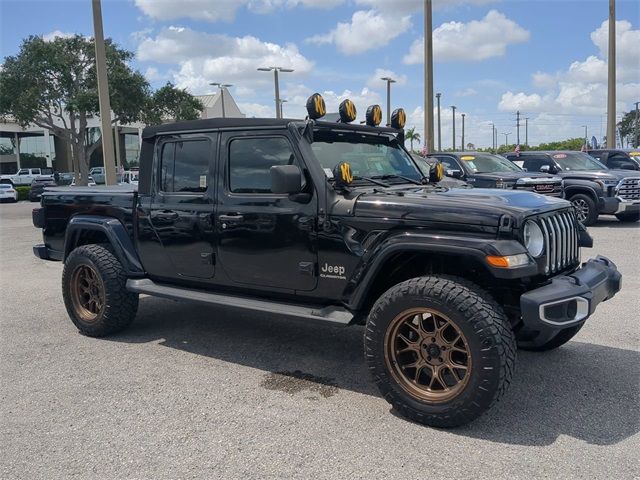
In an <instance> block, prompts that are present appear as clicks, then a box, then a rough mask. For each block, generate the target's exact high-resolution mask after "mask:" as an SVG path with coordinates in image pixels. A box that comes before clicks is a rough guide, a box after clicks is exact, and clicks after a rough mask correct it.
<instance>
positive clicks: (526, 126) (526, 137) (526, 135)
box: [524, 117, 529, 145]
mask: <svg viewBox="0 0 640 480" xmlns="http://www.w3.org/2000/svg"><path fill="white" fill-rule="evenodd" d="M524 144H525V145H529V117H525V119H524Z"/></svg>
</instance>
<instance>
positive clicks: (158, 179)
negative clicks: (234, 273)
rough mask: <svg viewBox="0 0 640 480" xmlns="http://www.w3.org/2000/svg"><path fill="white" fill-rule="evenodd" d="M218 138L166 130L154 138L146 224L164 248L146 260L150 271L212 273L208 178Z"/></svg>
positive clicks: (189, 274)
mask: <svg viewBox="0 0 640 480" xmlns="http://www.w3.org/2000/svg"><path fill="white" fill-rule="evenodd" d="M216 141H217V134H208V135H200V134H198V135H180V136H167V137H164V138H162V139H161V140H159V141H158V142H157V144H156V162H154V182H153V188H152V193H151V204H150V206H149V224H150V225H151V228H152V229H153V231H154V233H155V236H156V237H157V239H158V240H159V242H160V247H161V250H162V253H163V254H162V255H159V256H157V257H156V258H155V259H154V261H151V262H146V265H147V269H148V270H149V273H151V274H152V275H156V276H161V277H168V278H177V279H181V278H182V279H185V280H189V279H208V278H211V277H213V274H214V265H213V264H214V229H213V210H214V200H213V199H214V186H213V185H211V182H210V181H209V179H210V178H211V175H212V165H213V159H214V153H215V143H216ZM144 248H146V246H145V247H144ZM148 251H149V250H148ZM158 253H159V252H158ZM163 258H164V260H163Z"/></svg>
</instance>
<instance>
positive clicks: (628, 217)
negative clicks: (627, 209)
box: [616, 212, 640, 223]
mask: <svg viewBox="0 0 640 480" xmlns="http://www.w3.org/2000/svg"><path fill="white" fill-rule="evenodd" d="M616 218H617V219H618V220H620V221H621V222H624V223H631V222H637V221H638V220H640V212H633V213H618V214H616Z"/></svg>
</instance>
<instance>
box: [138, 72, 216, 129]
mask: <svg viewBox="0 0 640 480" xmlns="http://www.w3.org/2000/svg"><path fill="white" fill-rule="evenodd" d="M203 109H204V105H202V102H200V100H198V99H197V98H195V97H194V96H193V95H191V94H190V93H189V92H187V91H186V90H181V89H179V88H176V87H175V86H174V85H173V84H172V83H170V82H167V84H166V85H165V86H164V87H162V88H160V89H158V90H157V91H156V92H155V93H154V94H153V95H151V97H150V98H149V103H148V107H147V111H146V113H145V118H144V120H145V123H147V124H150V125H155V124H159V123H162V122H163V121H167V120H173V121H176V122H177V121H180V120H197V119H198V118H200V112H201V111H202V110H203Z"/></svg>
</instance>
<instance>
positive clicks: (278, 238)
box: [217, 131, 318, 291]
mask: <svg viewBox="0 0 640 480" xmlns="http://www.w3.org/2000/svg"><path fill="white" fill-rule="evenodd" d="M221 135H222V139H221V142H220V161H221V164H220V165H221V169H223V172H224V173H223V174H221V175H218V179H219V180H218V181H219V188H218V190H219V194H218V207H217V208H218V211H217V227H218V232H219V237H218V238H219V243H218V257H219V259H220V266H221V267H222V270H223V271H224V274H225V277H227V278H228V280H229V283H230V284H231V285H235V284H242V285H254V286H258V287H261V289H286V290H291V291H293V290H301V291H308V290H313V289H314V288H315V286H316V283H317V246H316V236H317V235H316V228H315V227H316V220H317V214H318V198H317V194H316V193H315V190H314V188H313V185H312V184H311V183H310V180H309V179H306V180H305V178H306V177H305V176H304V175H303V183H304V184H305V188H304V191H305V192H308V193H309V196H308V198H306V200H304V201H300V200H299V199H298V201H296V200H295V199H292V198H291V197H290V196H289V195H280V194H274V193H272V192H271V176H270V168H271V167H272V166H275V165H298V166H299V167H301V168H302V169H304V164H303V162H302V161H301V156H300V155H299V152H298V151H297V150H296V149H295V148H294V146H293V143H292V142H291V141H290V139H289V138H288V137H287V135H286V134H285V133H284V132H283V131H274V132H264V133H257V134H252V133H244V134H243V133H239V132H238V133H235V132H227V133H222V134H221Z"/></svg>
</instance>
